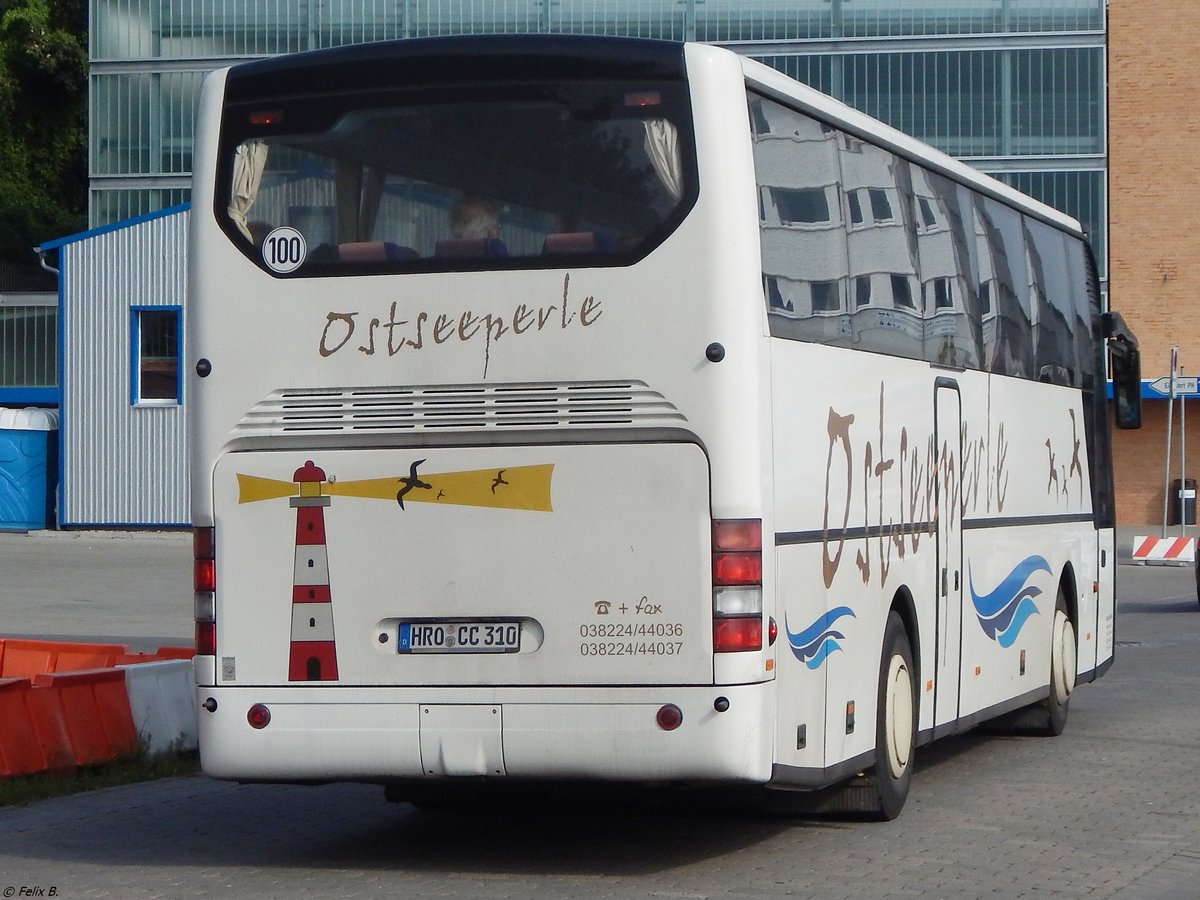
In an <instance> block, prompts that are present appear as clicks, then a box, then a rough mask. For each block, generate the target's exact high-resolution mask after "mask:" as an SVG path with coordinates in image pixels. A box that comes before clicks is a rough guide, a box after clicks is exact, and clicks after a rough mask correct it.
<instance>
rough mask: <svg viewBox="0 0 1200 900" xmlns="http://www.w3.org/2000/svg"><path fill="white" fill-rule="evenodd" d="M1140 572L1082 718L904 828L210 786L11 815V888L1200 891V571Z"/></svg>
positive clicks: (927, 771)
mask: <svg viewBox="0 0 1200 900" xmlns="http://www.w3.org/2000/svg"><path fill="white" fill-rule="evenodd" d="M1120 576H1121V582H1120V585H1119V595H1120V597H1121V609H1120V617H1119V619H1118V635H1117V637H1118V644H1119V646H1118V660H1117V664H1116V665H1115V666H1114V667H1113V668H1112V669H1111V670H1110V672H1109V673H1108V674H1107V675H1106V676H1105V677H1104V678H1102V679H1101V680H1100V681H1098V682H1096V683H1095V684H1092V685H1085V686H1082V687H1080V688H1079V689H1078V691H1077V692H1076V694H1075V695H1074V697H1073V699H1072V703H1071V714H1070V720H1069V722H1068V724H1067V729H1066V732H1065V733H1064V734H1063V735H1062V736H1060V737H1058V738H1035V737H1013V736H1004V735H993V734H981V733H978V732H975V733H971V734H968V735H963V736H960V737H956V738H951V739H948V740H945V741H941V742H939V743H937V744H935V745H932V746H930V747H927V748H922V751H921V752H920V754H919V764H920V765H919V769H918V772H917V774H916V777H915V780H914V782H913V790H912V793H911V794H910V797H909V802H908V806H907V807H906V809H905V811H904V813H903V815H902V816H901V817H900V818H899V819H898V820H897V821H895V822H891V823H886V824H878V823H867V822H853V821H838V820H808V821H799V822H797V821H794V820H787V819H780V818H768V817H763V816H759V815H754V814H750V813H746V812H741V811H738V810H736V809H731V808H729V807H727V806H721V805H712V804H699V803H693V802H688V798H686V797H684V796H681V795H679V794H675V793H655V794H651V795H643V796H641V797H639V799H638V801H637V802H633V801H631V800H630V799H629V798H627V797H623V796H619V795H614V793H613V792H611V791H604V792H596V793H595V794H594V795H590V796H586V797H584V798H583V799H582V800H580V798H573V800H572V802H569V803H568V802H565V801H564V802H558V803H556V802H554V801H555V798H553V797H532V798H530V799H529V800H527V801H526V802H525V803H523V804H522V805H520V806H519V807H510V808H499V809H497V808H490V809H489V808H475V809H468V810H463V811H457V812H439V813H433V812H424V811H418V810H415V809H414V808H412V807H411V806H408V805H406V804H397V805H389V804H386V803H384V802H383V799H382V796H381V793H382V792H381V791H380V790H379V789H378V788H376V787H372V786H369V785H328V786H322V787H299V786H278V785H276V786H272V785H255V786H240V785H233V784H225V783H219V782H215V781H211V780H209V779H207V778H205V777H203V776H197V777H192V778H179V779H171V780H166V781H160V782H155V783H150V784H142V785H134V786H129V787H123V788H114V789H109V790H105V791H100V792H96V793H93V794H88V795H80V796H75V797H67V798H61V799H56V800H50V801H44V802H41V803H38V804H34V805H32V806H29V807H24V808H15V809H0V895H4V893H5V889H6V888H9V887H11V888H13V889H14V896H20V894H18V893H16V892H17V891H19V890H20V889H21V888H23V887H25V888H39V887H40V888H41V889H43V890H45V891H47V893H45V894H43V895H42V896H50V893H49V889H50V888H55V889H56V893H55V896H59V897H199V896H207V897H243V896H250V895H253V896H260V897H281V898H282V897H288V898H290V897H318V896H320V897H326V896H337V897H377V896H399V897H456V898H485V897H486V898H489V900H495V898H506V897H514V898H526V897H532V898H558V897H579V898H588V900H591V898H596V900H599V898H607V897H614V898H618V897H619V898H626V897H656V898H757V897H762V898H777V897H778V898H783V897H814V898H818V897H819V898H876V897H895V898H903V897H921V898H938V897H945V898H952V897H953V898H957V897H1004V898H1008V897H1014V898H1015V897H1031V898H1043V897H1063V898H1076V897H1097V898H1101V897H1103V898H1109V897H1112V898H1119V900H1151V898H1153V900H1159V898H1195V897H1197V896H1200V769H1198V766H1197V759H1196V757H1197V749H1198V748H1200V671H1198V667H1200V653H1198V652H1197V651H1198V650H1200V606H1198V605H1197V599H1196V593H1195V591H1196V588H1195V582H1194V580H1193V574H1192V572H1191V571H1190V570H1186V569H1173V568H1160V567H1154V568H1151V567H1135V566H1128V565H1126V566H1122V567H1121V569H1120ZM0 602H3V596H2V592H0ZM0 727H2V725H0ZM25 896H32V894H26V895H25Z"/></svg>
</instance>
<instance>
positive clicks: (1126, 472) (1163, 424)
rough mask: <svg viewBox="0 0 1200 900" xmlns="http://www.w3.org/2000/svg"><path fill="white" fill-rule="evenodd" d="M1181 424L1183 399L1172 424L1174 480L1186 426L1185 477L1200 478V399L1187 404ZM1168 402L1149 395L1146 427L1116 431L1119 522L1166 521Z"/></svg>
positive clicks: (1144, 415) (1144, 410) (1144, 414)
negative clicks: (1181, 439)
mask: <svg viewBox="0 0 1200 900" xmlns="http://www.w3.org/2000/svg"><path fill="white" fill-rule="evenodd" d="M1183 418H1184V422H1185V426H1184V429H1181V428H1180V412H1179V403H1178V401H1177V402H1176V404H1175V412H1174V421H1173V423H1172V445H1171V467H1170V479H1171V480H1174V479H1176V478H1179V477H1180V461H1179V451H1180V432H1181V430H1182V431H1184V434H1185V436H1186V445H1187V459H1186V461H1185V463H1184V465H1183V476H1184V477H1186V478H1194V479H1196V480H1197V481H1200V400H1189V401H1187V402H1186V403H1185V411H1184V413H1183ZM1166 440H1167V404H1166V402H1165V401H1161V400H1149V401H1146V402H1145V403H1144V404H1143V405H1142V427H1141V428H1140V429H1138V430H1137V431H1117V430H1115V429H1114V430H1113V477H1114V480H1115V482H1116V490H1117V522H1118V523H1120V524H1122V525H1156V526H1157V525H1161V524H1162V520H1163V494H1164V491H1169V488H1164V477H1165V473H1166V471H1167V470H1166V453H1167V444H1166Z"/></svg>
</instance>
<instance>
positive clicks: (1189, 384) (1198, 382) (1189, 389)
mask: <svg viewBox="0 0 1200 900" xmlns="http://www.w3.org/2000/svg"><path fill="white" fill-rule="evenodd" d="M1147 387H1148V388H1150V390H1152V391H1155V392H1157V393H1159V394H1162V395H1163V396H1164V397H1168V396H1170V394H1171V376H1170V375H1164V376H1163V377H1162V378H1157V379H1155V380H1154V381H1152V382H1150V383H1149V384H1148V385H1147ZM1197 392H1200V376H1196V375H1188V376H1186V377H1176V379H1175V395H1176V396H1179V395H1180V394H1195V393H1197Z"/></svg>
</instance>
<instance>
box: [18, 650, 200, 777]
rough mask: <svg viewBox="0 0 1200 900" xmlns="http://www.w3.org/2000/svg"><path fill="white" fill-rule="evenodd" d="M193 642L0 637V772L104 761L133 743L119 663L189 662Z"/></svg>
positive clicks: (129, 748)
mask: <svg viewBox="0 0 1200 900" xmlns="http://www.w3.org/2000/svg"><path fill="white" fill-rule="evenodd" d="M194 655H195V651H194V650H192V648H191V647H159V648H158V650H156V651H155V652H154V653H130V652H129V648H128V647H125V646H123V645H121V644H95V643H70V642H65V641H35V640H27V639H24V638H0V777H7V776H11V775H28V774H32V773H35V772H44V771H68V770H71V769H73V768H74V767H76V766H86V765H94V764H96V763H102V762H107V761H109V760H111V759H114V758H116V757H117V756H120V755H121V754H123V753H128V752H130V751H132V750H134V749H136V748H137V746H138V736H137V732H136V729H135V727H134V722H133V715H132V712H131V711H130V707H129V695H128V693H127V691H126V687H125V671H124V670H123V669H117V668H114V666H118V665H130V664H135V663H144V662H155V661H158V660H170V659H191V658H192V656H194Z"/></svg>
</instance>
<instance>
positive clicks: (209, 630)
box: [192, 528, 217, 656]
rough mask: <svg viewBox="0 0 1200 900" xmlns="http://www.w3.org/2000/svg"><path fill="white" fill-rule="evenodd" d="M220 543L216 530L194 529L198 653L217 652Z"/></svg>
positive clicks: (214, 654) (194, 583)
mask: <svg viewBox="0 0 1200 900" xmlns="http://www.w3.org/2000/svg"><path fill="white" fill-rule="evenodd" d="M216 551H217V542H216V529H213V528H196V529H194V530H193V531H192V560H193V561H192V587H193V588H194V590H195V594H194V595H193V606H194V609H195V619H196V655H197V656H216V655H217V625H216V622H217V609H216V606H217V604H216V596H217V552H216Z"/></svg>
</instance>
